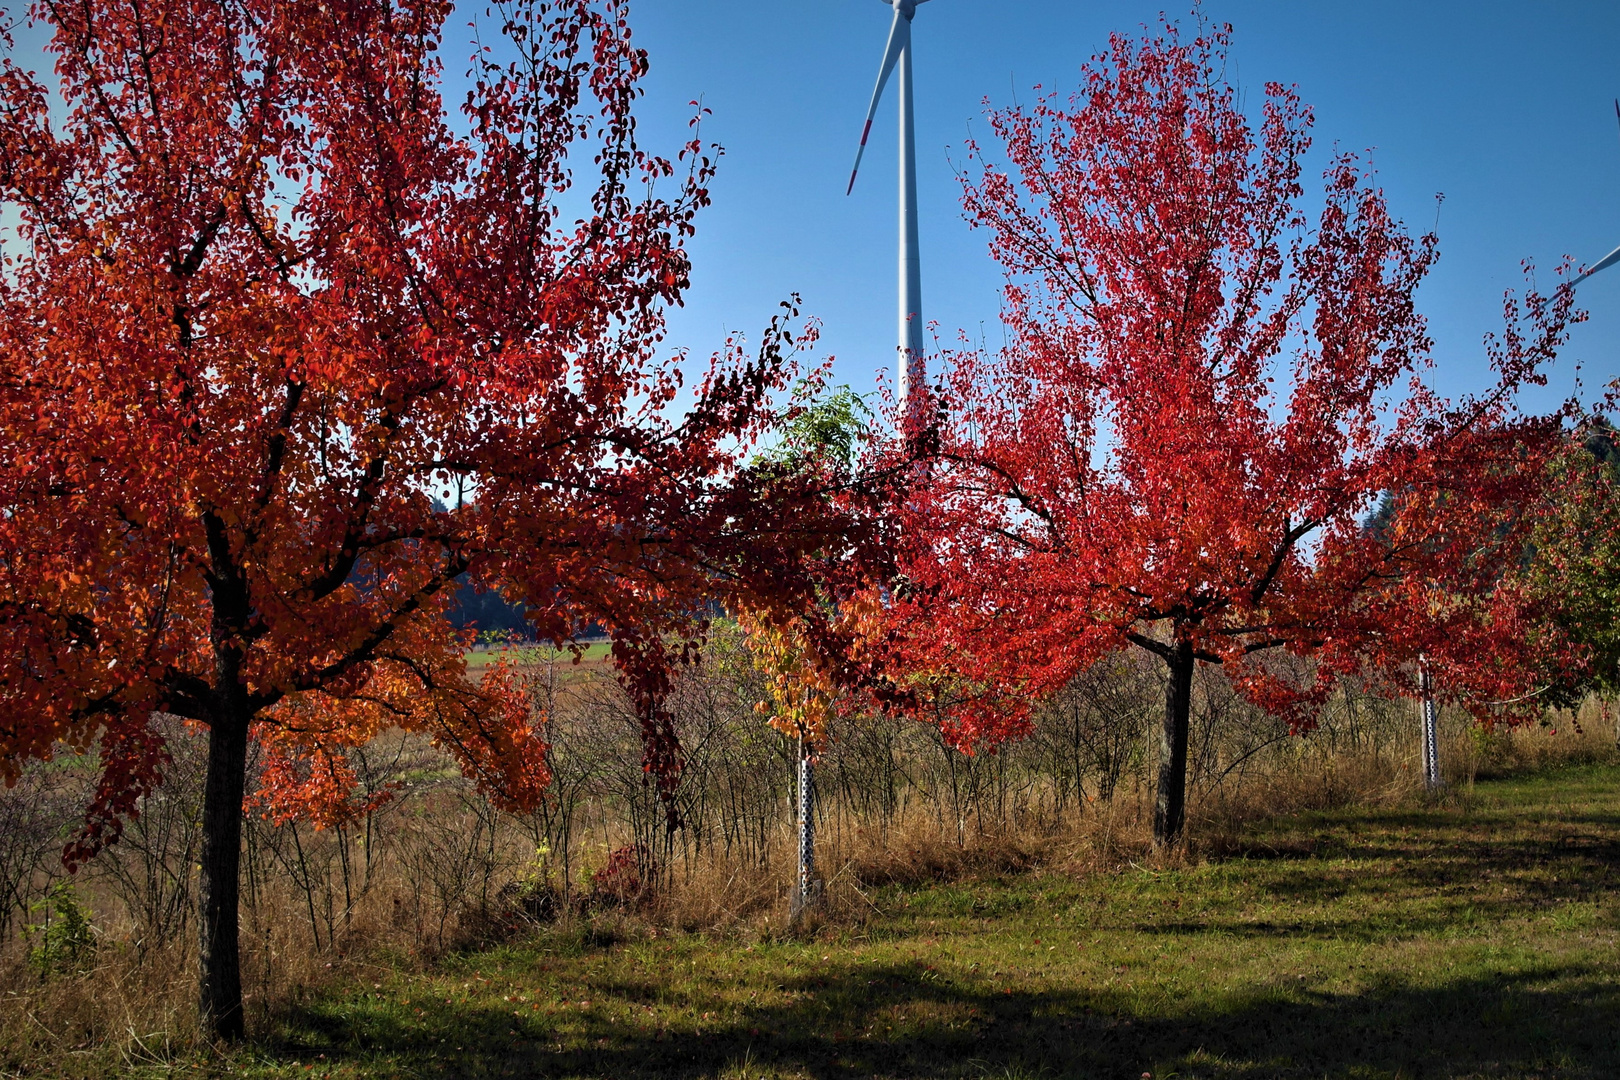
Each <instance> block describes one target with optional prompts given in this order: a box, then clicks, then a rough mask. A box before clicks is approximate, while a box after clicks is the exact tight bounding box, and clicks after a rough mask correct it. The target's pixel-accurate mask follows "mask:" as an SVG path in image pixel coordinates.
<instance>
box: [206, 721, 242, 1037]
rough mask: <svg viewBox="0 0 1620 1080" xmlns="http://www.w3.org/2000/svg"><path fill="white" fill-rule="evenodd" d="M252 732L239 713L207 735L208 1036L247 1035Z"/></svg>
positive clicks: (216, 723) (216, 724)
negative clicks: (246, 876) (242, 893)
mask: <svg viewBox="0 0 1620 1080" xmlns="http://www.w3.org/2000/svg"><path fill="white" fill-rule="evenodd" d="M233 711H234V710H233ZM247 735H248V718H247V716H246V715H240V714H238V715H227V716H223V717H220V718H218V719H216V720H215V722H214V724H213V726H212V727H211V728H210V730H209V735H208V776H207V779H206V781H205V782H204V787H203V837H202V872H201V875H200V876H199V879H198V885H197V907H198V913H199V915H200V916H201V917H200V918H199V919H198V925H199V930H200V935H201V937H200V941H199V950H198V965H199V968H200V970H199V972H198V976H199V978H198V993H199V999H198V1008H197V1019H198V1022H199V1024H200V1025H201V1027H202V1031H203V1035H204V1037H206V1038H209V1039H223V1040H234V1039H240V1038H241V1037H242V1035H243V1033H244V1028H243V1022H242V968H241V958H240V955H239V951H238V950H239V943H238V941H237V926H238V896H239V893H238V885H239V878H240V875H241V864H242V796H243V793H244V791H245V789H246V786H247Z"/></svg>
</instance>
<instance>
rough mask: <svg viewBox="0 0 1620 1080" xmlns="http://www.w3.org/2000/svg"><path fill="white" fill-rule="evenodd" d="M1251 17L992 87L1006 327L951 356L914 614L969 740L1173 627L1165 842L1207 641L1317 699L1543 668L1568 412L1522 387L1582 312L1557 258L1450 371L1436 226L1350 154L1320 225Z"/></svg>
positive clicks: (1004, 730)
mask: <svg viewBox="0 0 1620 1080" xmlns="http://www.w3.org/2000/svg"><path fill="white" fill-rule="evenodd" d="M1229 34H1230V31H1229V30H1226V29H1207V30H1204V31H1201V32H1200V34H1199V36H1197V37H1196V38H1195V39H1192V40H1188V39H1185V38H1183V37H1182V36H1181V34H1180V33H1179V31H1178V30H1177V28H1176V27H1175V26H1174V25H1173V24H1168V25H1166V26H1165V27H1164V28H1163V29H1162V30H1161V31H1160V33H1159V34H1158V35H1157V36H1149V37H1147V38H1144V39H1140V40H1137V39H1130V38H1125V37H1115V38H1114V39H1113V41H1112V44H1111V46H1110V48H1109V50H1108V52H1107V53H1106V54H1104V55H1102V56H1099V57H1098V58H1096V59H1095V60H1094V61H1093V62H1092V63H1091V64H1090V65H1089V66H1088V67H1087V69H1086V73H1085V82H1084V87H1083V90H1082V91H1081V92H1080V93H1079V94H1077V95H1076V96H1075V97H1074V98H1073V99H1072V100H1070V101H1069V102H1067V103H1065V102H1063V101H1060V100H1059V99H1057V98H1056V97H1053V96H1047V97H1043V98H1042V99H1040V101H1039V102H1038V103H1037V104H1035V105H1034V106H1032V107H1028V108H1026V107H1015V108H1011V109H1006V110H1001V111H996V112H993V113H992V114H991V116H990V121H991V126H992V128H993V129H994V132H995V134H996V136H997V137H998V140H999V142H1000V143H1001V144H1002V146H1003V147H1004V148H1005V153H1006V164H1002V163H1000V162H999V161H997V160H991V159H989V158H987V157H985V156H984V155H983V154H982V153H981V152H980V151H979V149H978V148H977V147H974V148H973V153H974V156H975V158H976V159H977V160H978V162H979V164H980V166H981V167H982V168H981V169H980V171H978V173H977V174H976V175H975V176H973V177H969V178H965V179H964V184H965V205H966V208H967V212H968V216H969V219H970V220H971V221H972V222H974V223H975V224H976V225H978V226H980V227H982V228H984V229H986V230H987V231H988V232H989V234H990V236H991V250H992V253H993V254H994V255H995V257H996V258H997V259H998V260H999V261H1000V262H1001V264H1002V265H1003V266H1004V268H1005V270H1006V273H1007V286H1006V292H1005V315H1004V319H1005V322H1006V325H1007V329H1008V333H1009V343H1008V345H1007V346H1006V348H1005V349H1004V350H1003V351H1002V352H1001V353H1000V354H999V355H996V356H987V355H984V354H981V353H977V352H966V353H963V354H960V355H957V356H955V357H953V358H951V362H950V363H949V364H948V368H949V370H950V372H951V374H950V377H949V379H948V381H947V384H946V385H945V387H944V388H943V390H944V393H943V399H942V406H941V407H942V415H943V420H942V426H941V430H940V435H939V438H940V453H939V459H938V461H937V463H936V464H935V465H934V467H933V469H932V471H931V472H930V473H929V474H928V476H927V478H926V480H925V481H924V482H923V483H921V484H919V485H918V490H917V491H916V492H915V493H914V494H913V495H912V497H911V498H910V499H908V500H907V501H906V502H905V504H904V513H903V525H902V530H901V535H902V536H903V537H904V545H905V546H904V549H903V551H902V553H901V556H900V560H901V568H902V571H903V575H904V576H903V584H902V586H901V587H899V588H898V589H897V590H896V595H897V598H898V599H897V603H896V604H895V605H894V607H893V609H892V612H891V615H892V619H893V621H894V624H895V625H896V626H897V627H898V628H899V631H900V637H901V639H902V640H903V641H904V643H905V646H904V647H905V650H906V651H907V652H908V653H909V663H910V664H911V666H912V667H913V668H914V669H916V670H919V671H934V672H950V673H954V674H955V675H956V677H957V679H958V680H959V683H958V685H959V686H960V687H965V688H966V690H965V691H963V692H957V693H955V696H954V697H953V698H950V699H948V700H942V710H943V711H942V714H941V716H940V717H939V720H940V722H941V723H943V724H944V725H945V726H946V727H947V730H948V733H949V734H950V735H951V736H952V737H953V738H955V739H957V740H958V741H959V742H963V743H966V744H972V743H975V742H982V741H986V740H990V741H993V740H995V739H998V738H1005V737H1010V736H1015V735H1017V734H1018V733H1019V732H1020V731H1021V730H1023V724H1024V723H1025V720H1024V718H1023V712H1022V711H1021V703H1022V702H1026V701H1027V700H1028V699H1029V698H1031V697H1037V696H1039V695H1042V694H1046V693H1050V692H1053V691H1055V690H1056V689H1058V688H1059V687H1061V686H1062V685H1063V684H1064V683H1065V682H1067V681H1068V680H1069V679H1071V678H1072V677H1073V676H1074V675H1075V674H1077V673H1078V672H1080V671H1082V670H1084V669H1085V668H1087V667H1088V666H1090V665H1091V664H1093V663H1095V662H1096V661H1097V660H1098V659H1099V658H1101V657H1102V656H1103V655H1105V654H1107V653H1109V652H1111V651H1114V650H1118V649H1129V648H1137V649H1141V650H1144V651H1146V652H1147V653H1149V654H1151V655H1152V656H1154V657H1156V658H1158V659H1159V660H1160V661H1161V662H1162V663H1163V665H1164V670H1165V672H1166V675H1167V690H1166V702H1165V711H1164V725H1163V737H1162V739H1161V756H1160V767H1159V777H1158V783H1159V787H1158V805H1157V809H1156V813H1155V818H1154V835H1155V838H1156V839H1157V840H1158V841H1159V842H1160V843H1171V842H1174V841H1175V840H1176V839H1177V838H1178V837H1179V836H1180V834H1181V832H1182V828H1183V823H1184V821H1185V813H1186V810H1185V785H1186V765H1187V741H1188V720H1189V711H1190V696H1191V690H1192V683H1193V676H1194V672H1195V670H1196V669H1197V666H1198V665H1199V664H1200V663H1210V664H1222V665H1225V669H1226V673H1227V675H1228V676H1229V677H1230V678H1231V679H1232V681H1233V683H1234V684H1235V685H1236V686H1237V687H1238V688H1239V689H1240V690H1241V691H1242V692H1243V693H1244V694H1245V695H1246V696H1247V697H1248V698H1249V699H1250V700H1252V701H1254V702H1255V703H1257V704H1260V705H1263V706H1266V707H1268V708H1271V709H1273V710H1276V711H1279V712H1284V713H1286V714H1288V715H1290V716H1291V717H1292V718H1293V719H1294V721H1295V722H1296V723H1299V724H1307V723H1309V722H1310V718H1311V716H1312V715H1313V708H1312V707H1313V706H1314V705H1316V704H1318V703H1320V702H1321V701H1322V700H1323V699H1324V697H1325V696H1326V695H1327V694H1328V693H1329V692H1330V691H1331V689H1332V687H1333V685H1334V682H1335V679H1334V676H1335V675H1337V674H1340V673H1344V672H1347V671H1352V670H1364V669H1368V668H1375V669H1379V670H1382V671H1384V672H1388V673H1391V674H1392V675H1393V676H1394V677H1395V678H1396V680H1397V682H1400V681H1402V680H1406V682H1405V685H1407V686H1408V688H1410V686H1411V685H1412V684H1411V680H1410V676H1411V675H1413V674H1415V670H1414V669H1415V666H1416V664H1415V661H1416V660H1417V659H1418V657H1419V655H1424V656H1426V657H1427V658H1428V661H1429V663H1430V664H1431V665H1433V666H1434V668H1435V670H1436V674H1437V676H1438V678H1439V681H1440V684H1441V685H1442V686H1443V687H1446V688H1447V689H1448V690H1450V691H1451V692H1453V693H1454V694H1456V695H1458V696H1468V695H1469V693H1470V692H1473V698H1474V700H1476V701H1479V700H1494V701H1502V700H1509V699H1513V698H1515V697H1516V696H1517V695H1518V694H1520V693H1522V692H1524V690H1525V689H1526V681H1527V680H1528V679H1531V678H1533V672H1534V665H1532V664H1530V663H1528V662H1527V661H1528V659H1529V658H1528V657H1527V656H1526V655H1525V648H1524V642H1525V641H1527V640H1528V637H1527V635H1526V634H1524V633H1522V632H1520V629H1519V626H1520V625H1521V624H1522V623H1523V622H1524V620H1525V619H1526V617H1527V613H1528V611H1529V600H1528V597H1527V596H1526V595H1525V594H1524V592H1523V590H1515V589H1512V588H1508V587H1504V585H1503V574H1504V571H1505V569H1506V568H1508V567H1509V566H1511V565H1512V564H1513V562H1514V561H1515V560H1517V559H1518V558H1519V557H1520V556H1521V554H1522V552H1523V551H1524V543H1525V540H1526V538H1527V535H1528V534H1527V527H1528V524H1529V521H1528V515H1527V514H1525V513H1524V512H1523V511H1524V508H1526V507H1529V506H1532V505H1534V504H1535V502H1536V498H1537V494H1536V489H1537V487H1538V485H1540V484H1541V483H1542V482H1543V479H1542V478H1543V476H1544V468H1543V464H1544V462H1545V461H1546V459H1547V457H1548V455H1549V454H1551V453H1553V452H1554V451H1555V449H1556V448H1557V446H1558V445H1559V441H1560V439H1559V432H1560V416H1557V415H1554V416H1548V417H1533V416H1523V415H1519V414H1518V413H1516V412H1515V410H1514V407H1513V404H1512V403H1513V397H1514V392H1515V390H1516V389H1517V388H1519V387H1521V386H1523V385H1525V384H1527V383H1536V382H1538V381H1540V380H1541V379H1542V378H1543V376H1542V374H1541V373H1542V371H1543V369H1544V366H1545V365H1546V364H1547V363H1548V362H1550V361H1551V359H1552V358H1553V356H1554V354H1555V352H1556V350H1557V348H1558V347H1559V345H1560V344H1561V343H1562V342H1563V340H1564V335H1565V329H1566V327H1567V325H1568V324H1569V322H1570V320H1571V318H1572V314H1573V313H1572V310H1571V306H1570V305H1571V292H1570V289H1569V286H1568V285H1567V284H1566V285H1564V286H1562V287H1560V288H1559V289H1558V290H1557V291H1556V292H1555V294H1554V295H1552V296H1550V297H1548V296H1542V295H1538V294H1536V293H1535V292H1534V290H1533V289H1532V290H1531V291H1530V292H1529V293H1528V294H1527V296H1526V298H1525V299H1524V300H1523V301H1522V302H1520V303H1515V302H1512V301H1510V304H1509V310H1508V313H1507V314H1508V332H1507V334H1506V336H1505V337H1504V338H1503V339H1501V340H1500V341H1497V342H1495V343H1494V344H1493V345H1492V346H1491V361H1492V365H1493V368H1494V371H1495V376H1496V380H1497V382H1496V385H1495V386H1494V387H1493V388H1492V389H1491V390H1490V391H1489V392H1488V393H1487V394H1485V395H1483V396H1481V397H1478V398H1469V399H1466V400H1463V401H1460V402H1455V403H1454V402H1447V401H1445V400H1442V399H1441V398H1439V397H1438V396H1436V395H1435V394H1434V393H1433V392H1432V391H1431V390H1430V389H1428V388H1427V387H1426V386H1425V385H1424V384H1423V383H1422V382H1421V380H1420V379H1419V377H1418V376H1419V374H1420V373H1421V372H1422V370H1423V369H1424V368H1425V367H1427V366H1428V365H1429V364H1430V362H1431V361H1430V358H1429V353H1430V341H1429V338H1428V336H1427V333H1426V331H1425V325H1424V321H1423V319H1422V317H1421V316H1420V315H1419V314H1418V312H1417V309H1416V306H1415V303H1414V295H1415V292H1416V289H1417V287H1418V284H1419V282H1420V281H1421V280H1422V279H1423V277H1424V275H1425V274H1426V272H1427V271H1428V269H1429V267H1430V265H1431V264H1432V263H1433V261H1434V259H1435V257H1436V250H1437V248H1436V243H1435V239H1434V237H1432V236H1425V237H1421V238H1414V237H1412V236H1410V235H1409V234H1408V233H1407V232H1406V231H1405V230H1404V229H1403V227H1402V226H1401V224H1400V223H1399V222H1398V221H1396V220H1395V219H1394V218H1393V217H1392V215H1391V214H1390V211H1389V208H1388V206H1387V204H1386V201H1385V199H1384V196H1383V194H1382V193H1381V192H1380V191H1379V190H1378V188H1377V187H1376V186H1375V185H1374V184H1373V182H1372V181H1371V179H1370V177H1369V176H1368V175H1367V174H1366V173H1365V172H1364V171H1362V170H1361V169H1360V167H1359V166H1358V165H1357V163H1356V162H1355V161H1354V160H1353V159H1351V158H1349V157H1345V156H1338V157H1336V158H1335V159H1334V160H1333V161H1332V163H1331V164H1330V165H1329V167H1328V169H1327V171H1326V175H1325V185H1324V190H1323V192H1322V195H1321V198H1322V203H1323V205H1322V209H1321V211H1320V214H1319V216H1318V217H1317V218H1316V220H1315V222H1314V224H1312V223H1308V222H1307V218H1306V215H1305V213H1304V211H1303V210H1302V208H1301V202H1302V200H1303V197H1304V188H1303V186H1302V184H1301V183H1300V179H1299V177H1300V174H1301V171H1302V161H1303V157H1304V155H1305V152H1306V150H1307V148H1308V146H1309V143H1310V138H1309V130H1310V126H1311V115H1310V111H1309V110H1308V109H1307V108H1306V107H1305V106H1304V105H1303V104H1301V102H1300V101H1299V99H1298V97H1297V96H1296V94H1295V93H1294V91H1292V90H1291V89H1288V88H1285V87H1283V86H1280V85H1277V84H1271V85H1268V86H1267V87H1266V88H1265V95H1264V103H1263V117H1262V119H1261V121H1260V124H1259V127H1258V130H1256V129H1255V128H1254V127H1251V125H1250V123H1249V121H1248V119H1247V118H1246V117H1245V116H1244V115H1243V113H1242V112H1241V111H1240V110H1239V108H1238V105H1237V102H1238V98H1237V94H1236V91H1235V90H1234V88H1233V87H1232V86H1231V85H1230V84H1229V83H1228V82H1227V81H1226V80H1225V79H1224V78H1223V76H1222V73H1223V71H1224V70H1225V69H1226V50H1227V47H1228V41H1229ZM1386 493H1395V495H1396V496H1397V497H1396V498H1394V499H1393V500H1392V501H1391V504H1390V505H1391V507H1392V510H1391V516H1390V520H1388V521H1387V522H1385V523H1384V526H1383V528H1381V529H1368V528H1365V527H1364V525H1363V522H1364V519H1365V518H1366V516H1367V514H1368V513H1369V511H1371V510H1372V509H1373V508H1374V506H1375V505H1376V504H1377V503H1378V501H1379V499H1380V497H1381V496H1382V495H1384V494H1386ZM1287 655H1292V656H1293V657H1295V658H1299V659H1300V660H1302V661H1304V662H1303V663H1292V664H1286V663H1279V662H1277V661H1278V660H1279V659H1281V658H1282V657H1284V656H1287Z"/></svg>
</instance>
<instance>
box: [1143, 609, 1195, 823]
mask: <svg viewBox="0 0 1620 1080" xmlns="http://www.w3.org/2000/svg"><path fill="white" fill-rule="evenodd" d="M1172 649H1173V651H1172V652H1171V654H1170V655H1169V656H1168V657H1166V658H1165V663H1167V664H1168V665H1169V666H1170V682H1169V684H1168V685H1166V687H1165V690H1164V727H1163V729H1162V731H1161V733H1160V735H1161V737H1160V740H1159V799H1158V803H1157V805H1156V806H1155V807H1154V808H1153V844H1154V846H1155V847H1168V846H1170V845H1172V844H1174V843H1175V842H1176V841H1178V840H1180V839H1181V831H1182V829H1183V828H1184V827H1185V826H1186V824H1187V732H1188V727H1189V723H1190V717H1191V713H1192V681H1193V669H1194V667H1195V666H1196V664H1197V660H1196V659H1195V658H1194V656H1193V649H1192V645H1191V644H1190V643H1189V642H1185V641H1183V642H1178V643H1177V644H1175V645H1174V646H1172Z"/></svg>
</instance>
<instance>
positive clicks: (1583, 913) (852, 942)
mask: <svg viewBox="0 0 1620 1080" xmlns="http://www.w3.org/2000/svg"><path fill="white" fill-rule="evenodd" d="M1465 803H1466V805H1464V806H1461V807H1458V806H1449V807H1440V808H1435V809H1410V810H1400V811H1354V812H1350V811H1347V812H1343V813H1334V814H1323V815H1312V816H1309V817H1306V818H1302V819H1294V820H1290V821H1286V822H1281V823H1278V824H1276V825H1273V826H1270V827H1268V828H1265V829H1263V830H1260V831H1259V832H1257V833H1256V834H1254V836H1253V843H1252V845H1251V846H1250V848H1249V850H1248V852H1247V854H1245V855H1241V856H1238V857H1233V858H1229V859H1226V860H1224V861H1221V862H1216V863H1210V864H1207V865H1202V866H1197V867H1193V868H1190V869H1186V870H1177V871H1172V872H1159V873H1155V872H1151V871H1148V870H1142V869H1134V868H1133V869H1130V870H1127V871H1125V872H1122V873H1119V874H1114V875H1102V876H1094V877H1088V878H1084V879H1081V880H1070V879H1065V878H1061V877H1057V876H1027V877H1019V878H1010V879H1006V880H996V881H977V882H972V883H953V884H941V885H937V886H930V887H910V888H905V889H901V888H891V889H885V890H880V891H878V892H876V893H873V894H872V898H873V900H874V902H875V903H876V905H877V907H878V908H880V909H881V910H882V911H883V913H884V914H883V915H882V916H881V917H874V919H873V920H872V922H871V923H870V925H868V926H866V927H864V928H861V929H859V930H849V931H846V932H837V931H833V932H829V935H828V937H827V938H826V939H824V940H817V941H813V942H766V943H758V942H756V943H752V944H750V943H748V942H746V941H743V940H739V939H732V938H709V937H703V936H677V937H673V938H658V939H653V940H644V941H637V942H633V943H622V944H616V945H592V944H591V943H589V941H587V940H585V939H584V938H582V937H581V936H579V935H577V934H576V935H570V934H565V933H563V932H561V931H558V932H556V933H554V934H551V935H548V936H543V937H541V938H539V939H537V940H535V941H533V942H531V943H528V944H526V945H524V946H521V947H509V948H503V949H499V950H496V951H493V952H488V953H481V954H478V955H473V956H467V957H463V958H460V959H458V960H456V961H454V962H452V963H449V964H446V965H444V966H442V967H441V968H440V969H439V970H438V971H437V972H436V973H434V974H431V975H420V974H411V975H404V974H399V975H393V976H388V977H385V978H382V979H380V980H379V981H378V982H375V983H373V982H367V983H363V984H358V985H352V986H348V987H346V988H343V989H340V990H338V991H335V992H332V993H330V994H329V995H328V996H326V997H324V998H321V999H320V1000H318V1001H315V1002H314V1003H311V1004H308V1005H306V1006H305V1007H303V1008H302V1009H301V1010H300V1011H298V1012H296V1013H295V1014H292V1015H290V1016H288V1017H286V1019H285V1021H284V1024H283V1026H282V1028H281V1030H280V1031H279V1032H278V1033H277V1035H276V1037H275V1038H274V1040H272V1041H270V1042H267V1043H261V1044H260V1046H259V1047H258V1048H257V1049H256V1050H254V1051H252V1052H251V1053H247V1054H244V1055H242V1056H241V1057H239V1058H237V1059H235V1060H234V1061H233V1062H232V1063H231V1064H232V1065H233V1066H234V1068H235V1069H240V1070H242V1071H245V1072H247V1073H249V1074H254V1075H264V1076H306V1077H307V1076H332V1077H415V1078H440V1077H481V1076H487V1077H506V1076H524V1077H529V1076H533V1077H557V1078H562V1077H694V1078H695V1077H744V1076H747V1077H771V1078H779V1077H811V1078H816V1080H823V1078H825V1080H834V1078H838V1080H844V1078H850V1080H853V1078H857V1077H861V1078H865V1077H885V1078H887V1077H896V1078H898V1077H963V1078H966V1077H978V1076H986V1077H1034V1076H1049V1077H1099V1078H1103V1077H1107V1078H1120V1077H1123V1078H1131V1080H1138V1078H1140V1077H1141V1076H1142V1075H1143V1074H1144V1073H1150V1074H1151V1075H1152V1076H1153V1077H1155V1078H1165V1077H1172V1076H1175V1077H1184V1078H1187V1077H1223V1078H1224V1077H1273V1076H1275V1077H1313V1078H1314V1077H1411V1078H1415V1077H1476V1076H1478V1077H1616V1076H1620V951H1617V944H1620V898H1617V897H1616V896H1615V893H1614V889H1615V886H1616V884H1617V883H1620V769H1615V768H1585V769H1572V770H1568V771H1564V772H1559V773H1555V774H1552V775H1545V776H1540V777H1535V778H1528V779H1518V780H1511V781H1500V782H1494V783H1489V784H1483V783H1482V784H1480V785H1479V786H1478V787H1477V788H1476V789H1475V790H1474V792H1473V794H1472V795H1471V797H1470V798H1468V799H1467V800H1465ZM312 1066H313V1068H312Z"/></svg>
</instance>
